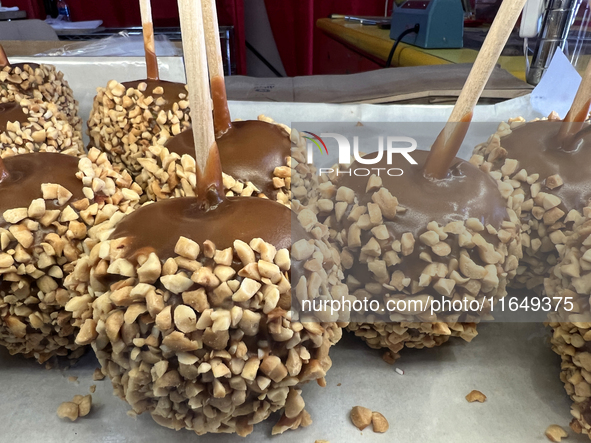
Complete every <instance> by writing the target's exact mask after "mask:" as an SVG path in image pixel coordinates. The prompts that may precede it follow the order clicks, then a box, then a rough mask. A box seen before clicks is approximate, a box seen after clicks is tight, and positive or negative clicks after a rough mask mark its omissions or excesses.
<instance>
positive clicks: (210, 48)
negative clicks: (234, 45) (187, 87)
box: [201, 0, 232, 138]
mask: <svg viewBox="0 0 591 443" xmlns="http://www.w3.org/2000/svg"><path fill="white" fill-rule="evenodd" d="M201 11H202V14H203V29H204V31H205V47H206V48H207V61H208V64H209V81H210V83H211V96H212V99H213V120H214V125H215V135H216V137H218V138H219V137H221V136H222V135H224V134H225V133H226V132H227V131H228V129H230V127H231V126H232V118H231V117H230V110H229V109H228V98H227V95H226V84H225V82H224V62H223V61H222V47H221V43H220V31H219V26H218V14H217V8H216V3H215V0H201Z"/></svg>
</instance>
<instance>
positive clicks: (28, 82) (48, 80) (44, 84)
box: [0, 46, 82, 139]
mask: <svg viewBox="0 0 591 443" xmlns="http://www.w3.org/2000/svg"><path fill="white" fill-rule="evenodd" d="M0 82H1V83H2V88H0V103H20V102H21V101H22V100H23V99H28V100H30V101H42V102H48V103H53V104H54V105H55V106H56V107H57V112H56V111H55V110H52V112H53V114H57V113H58V112H60V113H62V114H63V115H64V116H65V120H67V122H68V123H69V124H70V125H71V127H72V130H73V131H74V133H75V137H76V138H79V139H81V137H82V134H81V131H82V119H81V118H80V117H79V116H78V102H77V101H76V100H75V99H74V94H73V92H72V89H71V88H70V86H69V85H68V82H67V81H66V80H65V79H64V74H63V73H62V72H61V71H58V70H57V69H56V68H55V66H53V65H44V64H41V65H39V64H37V63H14V64H11V63H10V62H9V61H8V58H7V57H6V54H5V52H4V49H3V48H2V47H1V46H0Z"/></svg>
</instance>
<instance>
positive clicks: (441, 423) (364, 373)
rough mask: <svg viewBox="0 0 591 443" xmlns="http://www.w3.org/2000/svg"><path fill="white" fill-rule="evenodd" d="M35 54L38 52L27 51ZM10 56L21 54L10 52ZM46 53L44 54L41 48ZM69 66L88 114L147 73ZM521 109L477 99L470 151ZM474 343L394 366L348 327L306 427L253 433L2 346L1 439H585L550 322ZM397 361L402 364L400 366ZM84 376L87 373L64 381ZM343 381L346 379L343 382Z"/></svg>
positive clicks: (371, 111) (525, 108)
mask: <svg viewBox="0 0 591 443" xmlns="http://www.w3.org/2000/svg"><path fill="white" fill-rule="evenodd" d="M29 60H30V59H29ZM13 61H14V62H17V61H22V59H18V60H16V59H14V60H13ZM36 61H39V60H36ZM42 62H46V63H47V62H55V64H56V65H57V66H58V67H59V69H61V70H63V71H64V72H65V73H66V77H67V78H68V80H69V82H70V84H71V85H72V87H73V89H74V92H75V94H76V97H77V98H78V100H80V102H81V110H82V115H83V117H84V118H86V117H87V115H88V113H89V110H90V106H91V104H92V98H93V97H94V92H95V89H96V87H97V86H102V85H106V83H107V82H108V81H109V80H111V79H113V78H116V79H118V80H120V81H125V80H135V79H138V78H142V77H143V76H144V72H145V65H144V63H143V60H141V59H131V60H127V61H117V60H106V59H90V60H86V61H84V62H83V63H80V62H81V60H80V59H75V60H71V59H70V60H67V59H50V60H47V59H45V60H42ZM160 63H161V72H162V77H163V78H164V79H166V80H175V81H183V79H184V75H183V74H182V63H181V60H180V59H160ZM230 109H231V112H232V116H233V117H234V118H242V119H248V118H256V116H257V115H258V114H266V115H269V116H271V117H273V118H274V119H276V120H277V121H280V122H282V123H285V124H291V122H296V121H313V120H316V121H345V122H354V123H356V122H358V121H362V122H363V121H366V122H367V121H407V122H413V121H430V122H441V123H442V124H443V122H445V120H446V119H447V117H448V115H449V113H450V112H451V107H450V106H408V105H406V106H405V105H397V106H388V105H322V104H305V103H304V104H300V103H295V104H281V103H260V102H257V103H247V102H232V103H230ZM517 115H522V116H524V117H525V118H527V119H531V118H534V117H536V116H540V114H538V113H536V112H535V111H534V110H533V109H532V107H531V106H530V103H529V97H522V98H519V99H516V100H512V101H510V102H506V103H501V104H498V105H494V106H479V107H478V108H477V109H476V112H475V121H482V122H489V123H490V124H491V128H492V129H491V131H490V132H487V131H480V133H478V134H474V135H473V136H472V135H470V137H472V138H469V140H468V142H467V144H466V147H465V148H464V151H463V153H462V156H464V157H466V156H467V154H468V151H469V149H470V146H471V144H472V143H473V144H476V143H478V142H480V141H483V140H482V139H483V138H486V137H487V136H488V135H489V134H490V133H492V132H493V131H494V127H495V126H496V124H497V123H498V122H499V121H502V120H506V119H507V118H509V117H514V116H517ZM479 333H480V335H479V336H478V337H476V339H474V341H473V342H472V343H469V344H468V343H465V342H463V341H462V340H460V339H455V340H452V341H450V343H448V344H447V345H445V346H442V347H440V348H436V349H426V350H404V351H402V358H401V360H399V361H398V362H397V363H396V364H395V366H394V367H392V366H389V365H387V364H386V363H384V362H383V361H382V360H381V357H380V355H381V353H380V352H379V351H373V350H371V349H369V348H368V347H367V346H366V345H365V344H363V343H362V342H360V341H359V340H356V339H354V338H353V337H351V336H350V335H347V336H346V337H345V338H344V339H343V340H342V341H341V342H340V343H339V344H338V346H337V347H336V348H335V349H334V350H332V351H331V358H332V359H333V368H332V369H331V370H330V371H329V372H328V376H327V383H328V385H327V387H326V388H324V389H321V388H319V387H318V386H316V385H315V384H309V385H307V386H306V387H305V388H304V399H305V401H306V405H307V406H306V407H307V409H308V410H309V412H310V413H311V414H312V418H313V420H314V423H313V424H312V426H310V427H309V428H307V429H303V430H298V431H295V432H287V433H285V434H284V435H282V436H279V437H273V438H272V437H271V436H270V430H271V427H272V425H273V423H274V421H275V420H276V419H277V417H276V416H275V417H273V418H272V420H271V421H268V422H266V423H263V424H261V425H258V426H256V427H255V431H254V433H253V434H252V435H251V436H250V437H248V438H247V439H242V438H240V437H238V436H235V435H234V436H227V435H206V436H201V437H197V436H195V434H193V433H191V432H188V431H180V432H176V433H175V432H174V431H171V430H168V429H165V428H162V427H160V426H158V425H156V424H155V423H154V422H153V421H152V420H151V418H150V417H149V416H147V415H144V416H141V417H139V418H138V419H137V420H133V419H131V418H129V417H128V416H127V415H126V414H125V411H126V410H128V407H127V405H126V404H125V403H124V402H123V401H121V400H119V399H118V398H116V397H113V395H112V389H111V385H110V382H109V381H108V380H105V381H102V382H93V381H92V372H93V371H94V368H96V367H97V362H96V360H95V359H94V357H93V356H92V355H87V356H86V357H85V358H84V359H83V360H82V362H81V363H80V364H79V365H78V366H76V367H74V368H72V369H70V370H68V371H65V372H62V371H59V370H52V371H46V370H45V369H43V368H42V367H39V366H38V365H37V364H36V363H34V362H32V361H30V360H25V359H23V358H21V357H19V356H16V357H10V356H9V355H8V354H7V352H6V351H5V350H0V416H1V417H2V420H0V442H1V443H5V442H6V443H8V442H10V443H36V442H41V441H42V442H45V443H69V442H76V443H78V442H95V443H124V442H125V443H160V442H163V441H175V442H178V443H185V442H186V443H189V442H199V443H239V442H246V443H250V442H252V443H255V442H276V443H308V442H309V443H312V442H314V441H315V440H321V439H325V440H328V441H330V442H331V443H358V442H368V443H374V442H375V443H386V442H405V443H458V442H478V443H498V442H507V443H537V442H539V443H541V442H545V441H547V440H546V437H544V431H545V429H546V428H547V427H548V426H549V425H550V424H554V423H556V424H559V425H561V426H562V427H564V428H565V429H567V430H568V431H569V434H570V437H569V439H568V440H567V441H568V442H570V443H576V442H580V443H582V442H585V441H588V439H587V437H584V436H580V435H579V436H577V435H575V434H573V432H572V431H570V429H569V428H568V423H569V421H570V419H571V418H570V413H569V406H570V400H569V399H568V397H567V396H566V394H565V393H564V389H563V385H562V383H561V382H560V380H559V368H560V359H559V357H558V356H556V355H555V354H554V353H553V352H552V351H551V350H550V347H549V345H548V343H547V337H548V330H547V329H545V328H544V326H543V325H541V324H537V323H527V324H515V323H512V324H501V323H494V324H485V325H482V326H480V327H479ZM395 367H400V368H402V369H404V370H405V374H404V375H403V376H400V375H398V374H396V373H395V372H394V368H395ZM71 375H74V376H78V377H79V384H78V385H76V384H74V383H70V382H68V380H67V378H68V376H71ZM92 384H96V385H98V388H97V391H96V393H95V394H94V395H93V398H94V406H93V410H92V412H91V414H90V415H89V416H88V417H86V418H83V419H81V420H80V421H79V422H76V423H70V422H68V421H65V420H60V419H58V418H57V416H56V415H55V411H56V409H57V407H58V406H59V404H60V403H61V402H63V401H69V400H71V399H72V397H73V396H74V395H76V394H86V393H87V392H88V388H89V386H90V385H92ZM338 384H341V385H340V386H338ZM473 389H478V390H480V391H482V392H483V393H485V394H486V395H487V397H488V399H487V401H486V402H485V403H483V404H480V403H472V404H470V403H468V402H467V401H466V400H465V399H464V397H465V396H466V394H468V393H469V392H470V391H471V390H473ZM356 405H361V406H366V407H368V408H371V409H373V410H376V411H379V412H381V413H382V414H384V416H386V418H387V419H388V420H389V422H390V430H389V431H388V432H387V433H385V434H374V433H373V432H372V431H371V429H370V428H367V429H366V430H364V431H363V432H359V431H358V430H357V429H356V428H354V427H353V425H352V424H351V423H350V420H349V412H350V410H351V408H352V407H353V406H356Z"/></svg>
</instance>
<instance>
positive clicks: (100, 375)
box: [92, 368, 105, 381]
mask: <svg viewBox="0 0 591 443" xmlns="http://www.w3.org/2000/svg"><path fill="white" fill-rule="evenodd" d="M92 379H93V380H94V381H101V380H104V379H105V374H103V371H101V369H100V368H96V369H95V370H94V374H92Z"/></svg>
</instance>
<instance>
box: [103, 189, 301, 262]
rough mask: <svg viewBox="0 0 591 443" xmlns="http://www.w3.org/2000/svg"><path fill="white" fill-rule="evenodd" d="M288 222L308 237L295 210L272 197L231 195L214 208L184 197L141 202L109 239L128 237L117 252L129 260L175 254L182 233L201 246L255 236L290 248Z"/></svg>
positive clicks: (221, 245) (223, 246)
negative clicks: (271, 199)
mask: <svg viewBox="0 0 591 443" xmlns="http://www.w3.org/2000/svg"><path fill="white" fill-rule="evenodd" d="M292 226H293V230H294V234H293V235H294V236H295V237H296V238H308V235H307V234H306V233H305V232H304V230H303V229H302V228H301V226H300V225H299V223H298V221H297V219H295V214H293V213H292V212H291V210H290V209H288V208H287V207H285V206H283V205H281V204H279V203H276V202H273V201H270V200H266V199H261V198H256V197H229V198H227V199H224V200H223V201H221V202H220V203H219V204H218V205H217V207H216V208H215V209H214V210H209V211H204V210H203V209H202V208H201V206H200V205H199V203H198V202H197V201H196V199H195V198H192V197H183V198H175V199H170V200H163V201H160V202H158V203H154V204H151V205H147V206H143V207H141V208H140V209H138V210H137V211H135V212H134V213H132V214H130V215H128V216H127V217H125V218H124V219H123V220H122V221H121V223H119V225H118V226H117V228H116V229H115V231H114V232H113V234H111V238H112V239H116V238H124V237H126V238H127V239H128V241H126V242H125V243H124V245H122V251H121V252H122V257H125V258H127V259H129V260H136V259H137V257H138V256H140V255H147V254H149V253H151V252H155V253H156V254H157V255H158V257H159V258H160V260H162V261H165V260H166V259H168V258H170V257H174V256H175V255H176V254H175V253H174V247H175V245H176V243H177V241H178V239H179V237H181V236H183V237H187V238H190V239H192V240H194V241H195V242H197V243H199V244H200V245H203V242H204V241H205V240H210V241H212V242H213V243H214V244H215V245H216V247H217V249H226V248H229V247H231V246H233V244H234V240H242V241H244V242H246V243H250V241H251V240H252V239H254V238H262V239H263V240H265V241H266V242H268V243H271V244H272V245H274V246H275V247H276V248H277V249H281V248H289V247H291V242H292Z"/></svg>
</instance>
